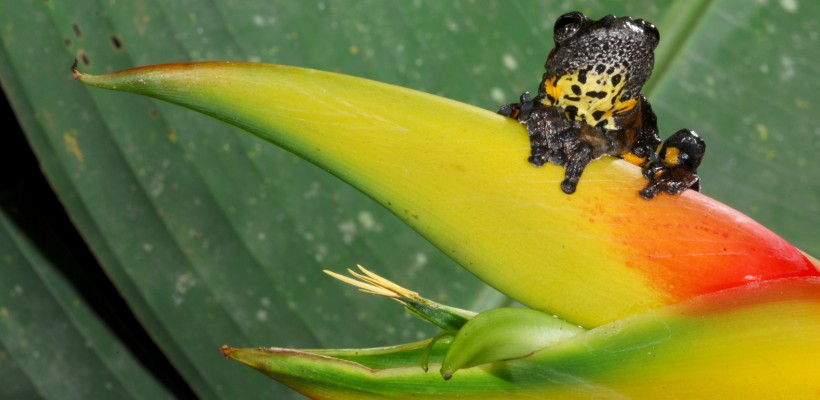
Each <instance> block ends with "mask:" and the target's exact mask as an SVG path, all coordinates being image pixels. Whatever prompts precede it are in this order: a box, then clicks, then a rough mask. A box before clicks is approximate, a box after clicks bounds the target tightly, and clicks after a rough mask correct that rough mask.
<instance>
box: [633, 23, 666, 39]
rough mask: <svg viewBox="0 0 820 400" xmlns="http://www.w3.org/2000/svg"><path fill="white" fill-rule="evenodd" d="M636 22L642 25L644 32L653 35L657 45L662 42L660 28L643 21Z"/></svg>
mask: <svg viewBox="0 0 820 400" xmlns="http://www.w3.org/2000/svg"><path fill="white" fill-rule="evenodd" d="M635 22H637V23H638V24H640V25H641V27H642V28H643V31H644V32H646V33H648V34H650V35H652V36H653V37H654V38H655V43H657V42H660V41H661V33H660V32H658V28H657V27H656V26H655V25H654V24H653V23H651V22H649V21H646V20H643V19H638V20H636V21H635Z"/></svg>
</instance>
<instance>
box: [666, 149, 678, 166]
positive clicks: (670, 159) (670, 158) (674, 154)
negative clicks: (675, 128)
mask: <svg viewBox="0 0 820 400" xmlns="http://www.w3.org/2000/svg"><path fill="white" fill-rule="evenodd" d="M678 155H680V149H678V148H677V147H667V148H666V156H665V157H664V158H663V161H664V163H665V164H666V165H678Z"/></svg>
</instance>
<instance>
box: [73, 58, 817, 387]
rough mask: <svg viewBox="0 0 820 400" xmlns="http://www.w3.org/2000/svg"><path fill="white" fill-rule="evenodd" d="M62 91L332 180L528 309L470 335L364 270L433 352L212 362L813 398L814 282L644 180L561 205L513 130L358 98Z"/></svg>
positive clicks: (789, 251) (338, 78) (589, 189)
mask: <svg viewBox="0 0 820 400" xmlns="http://www.w3.org/2000/svg"><path fill="white" fill-rule="evenodd" d="M73 71H74V74H75V76H76V77H77V78H78V79H79V80H80V81H82V82H83V83H86V84H89V85H93V86H97V87H102V88H108V89H116V90H122V91H129V92H135V93H139V94H143V95H148V96H152V97H155V98H159V99H163V100H166V101H170V102H173V103H177V104H180V105H183V106H185V107H189V108H191V109H194V110H197V111H200V112H202V113H205V114H208V115H210V116H213V117H215V118H218V119H221V120H223V121H226V122H228V123H231V124H233V125H236V126H238V127H240V128H242V129H244V130H246V131H248V132H250V133H253V134H255V135H257V136H259V137H261V138H263V139H265V140H268V141H270V142H273V143H275V144H277V145H279V146H281V147H283V148H285V149H288V150H290V151H292V152H294V153H296V154H298V155H300V156H301V157H303V158H305V159H307V160H309V161H311V162H313V163H315V164H317V165H319V166H321V167H323V168H325V169H327V170H329V171H331V172H332V173H334V174H336V175H337V176H339V177H340V178H342V179H344V180H345V181H347V182H349V183H351V184H352V185H353V186H355V187H357V188H359V189H360V190H362V191H363V192H365V193H367V194H368V195H369V196H371V197H372V198H374V199H375V200H377V201H378V202H380V203H381V204H383V205H384V206H385V207H387V208H388V209H390V210H391V211H392V212H394V213H395V214H396V215H398V216H399V217H400V218H402V219H403V220H404V221H406V222H407V223H408V224H409V225H411V226H412V227H413V228H415V229H416V230H417V231H418V232H420V233H421V234H422V235H424V236H425V237H426V238H428V239H429V240H430V241H431V242H433V243H434V244H436V245H437V246H438V247H439V248H440V249H442V250H443V251H444V252H445V253H447V254H449V255H450V256H451V257H453V258H454V259H455V260H456V261H458V262H459V263H460V264H461V265H462V266H464V268H466V269H468V270H469V271H471V272H472V273H474V274H475V275H477V276H478V277H479V278H481V279H482V280H484V281H485V282H487V283H488V284H490V285H492V286H494V287H495V288H497V289H498V290H499V291H501V292H503V293H504V294H506V295H508V296H510V297H511V298H513V299H515V300H517V301H518V302H520V303H521V304H523V305H525V306H527V307H529V309H497V310H489V311H485V312H484V313H479V314H477V315H474V314H473V313H471V312H468V311H464V310H459V309H455V308H452V307H448V306H444V305H440V304H438V303H435V302H432V301H430V300H427V299H424V298H421V297H420V296H418V295H417V294H416V293H415V292H411V291H408V290H406V289H404V288H401V287H400V286H398V285H396V284H394V283H392V282H390V281H387V280H385V279H383V278H381V277H378V276H377V275H375V274H372V273H369V272H368V271H366V270H362V274H358V273H356V275H354V276H356V277H358V278H360V279H361V280H363V281H364V282H365V283H364V284H362V283H357V284H356V285H357V286H359V287H360V288H362V289H365V291H369V292H371V293H376V294H381V295H384V296H388V297H391V298H393V299H395V300H397V301H399V302H401V303H402V304H404V305H405V307H406V308H407V309H408V310H409V311H411V312H412V313H414V314H415V315H417V316H420V317H422V318H424V319H426V320H428V321H429V322H432V323H434V324H436V325H437V326H439V327H441V328H442V329H444V333H443V334H441V335H440V336H438V337H436V340H432V339H431V340H427V341H422V342H417V343H410V344H405V345H400V346H393V347H386V348H377V349H348V350H292V349H278V348H270V349H256V350H253V349H234V348H230V347H224V348H223V349H222V351H223V353H224V354H225V355H226V356H227V357H229V358H233V359H235V360H238V361H240V362H242V363H245V364H248V365H250V366H252V367H254V368H256V369H258V370H260V371H262V372H264V373H265V374H268V375H269V376H271V377H273V378H275V379H277V380H279V381H280V382H282V383H284V384H286V385H288V386H290V387H292V388H294V389H295V390H297V391H300V392H302V393H304V394H306V395H308V396H310V397H312V398H316V399H338V398H350V399H376V398H395V399H402V398H455V397H457V398H462V399H470V398H475V399H494V398H497V399H514V398H562V399H563V398H617V399H621V398H681V399H685V398H816V397H817V396H818V395H820V379H818V377H817V371H820V361H818V360H820V318H819V317H818V316H819V315H820V269H819V268H820V262H818V261H817V260H815V259H813V258H811V257H809V256H807V255H804V254H803V253H801V252H800V251H799V250H798V249H796V248H795V247H793V246H792V245H790V244H789V243H787V242H786V241H784V240H783V239H782V238H780V237H778V236H777V235H775V234H774V233H772V232H771V231H769V230H768V229H766V228H764V227H763V226H761V225H760V224H758V223H756V222H754V221H753V220H751V219H750V218H748V217H746V216H745V215H743V214H741V213H739V212H737V211H735V210H732V209H731V208H729V207H727V206H725V205H723V204H721V203H719V202H717V201H715V200H712V199H710V198H708V197H706V196H704V195H701V194H699V193H696V192H693V191H687V192H685V193H683V194H682V195H680V196H668V195H662V196H658V197H657V198H655V199H653V200H651V201H646V200H643V199H641V198H640V197H639V196H638V191H639V190H640V189H641V188H643V186H644V185H645V184H646V181H645V180H644V179H643V178H642V176H641V174H640V170H639V169H638V168H637V167H635V166H633V165H631V164H628V163H626V162H624V161H622V160H617V159H612V158H604V159H601V160H598V161H595V162H593V163H592V164H591V165H590V166H589V167H588V169H587V170H586V171H585V172H584V175H583V177H582V178H581V182H580V184H579V186H578V190H577V192H575V194H573V195H566V194H564V193H563V192H562V191H561V190H560V189H559V184H560V182H561V181H562V180H563V170H562V169H561V168H559V167H555V166H549V165H547V166H544V167H542V168H534V167H532V166H531V165H529V164H528V163H527V161H526V159H527V155H528V153H529V142H528V140H527V137H526V132H525V129H524V128H523V127H522V126H521V125H520V124H518V123H517V122H515V121H512V120H510V119H507V118H505V117H502V116H499V115H496V114H495V113H492V112H489V111H486V110H481V109H477V108H474V107H471V106H468V105H464V104H461V103H457V102H454V101H450V100H447V99H443V98H440V97H436V96H432V95H429V94H424V93H420V92H416V91H412V90H408V89H403V88H398V87H395V86H390V85H386V84H382V83H377V82H373V81H368V80H364V79H360V78H354V77H349V76H343V75H338V74H333V73H327V72H320V71H314V70H308V69H301V68H293V67H284V66H273V65H264V64H254V63H235V62H209V63H185V64H168V65H158V66H149V67H142V68H135V69H131V70H126V71H121V72H117V73H112V74H107V75H99V76H94V75H86V74H82V73H80V72H78V71H77V70H76V66H75V68H74V70H73ZM704 178H705V180H707V181H708V177H704ZM346 279H347V278H346ZM347 281H348V282H349V283H353V282H351V281H350V280H349V279H347ZM368 285H369V286H368ZM553 314H554V315H557V316H558V317H560V319H559V318H556V317H554V316H553ZM445 336H446V337H448V338H445ZM449 338H451V339H449ZM438 339H441V340H438ZM422 365H425V366H429V367H430V368H431V369H434V370H437V371H438V372H433V371H427V372H425V369H426V368H422ZM445 378H447V379H445Z"/></svg>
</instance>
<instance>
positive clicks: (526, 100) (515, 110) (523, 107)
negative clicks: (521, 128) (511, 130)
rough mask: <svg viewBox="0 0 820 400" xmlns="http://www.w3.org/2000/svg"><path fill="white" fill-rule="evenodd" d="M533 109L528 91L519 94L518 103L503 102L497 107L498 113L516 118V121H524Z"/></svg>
mask: <svg viewBox="0 0 820 400" xmlns="http://www.w3.org/2000/svg"><path fill="white" fill-rule="evenodd" d="M532 109H533V101H532V98H531V97H530V92H524V93H522V94H521V97H520V99H519V102H518V103H512V104H505V105H503V106H501V108H499V109H498V114H501V115H503V116H505V117H508V118H512V119H515V120H518V122H521V123H526V122H527V120H528V119H529V118H530V113H531V112H532Z"/></svg>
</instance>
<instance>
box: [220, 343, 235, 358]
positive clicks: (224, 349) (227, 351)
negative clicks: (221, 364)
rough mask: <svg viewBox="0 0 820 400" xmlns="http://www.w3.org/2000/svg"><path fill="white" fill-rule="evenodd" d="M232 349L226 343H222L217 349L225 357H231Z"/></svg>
mask: <svg viewBox="0 0 820 400" xmlns="http://www.w3.org/2000/svg"><path fill="white" fill-rule="evenodd" d="M233 350H234V349H233V347H230V346H228V345H227V344H223V345H222V347H220V348H219V351H221V352H222V355H223V356H225V358H231V355H232V354H233Z"/></svg>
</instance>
